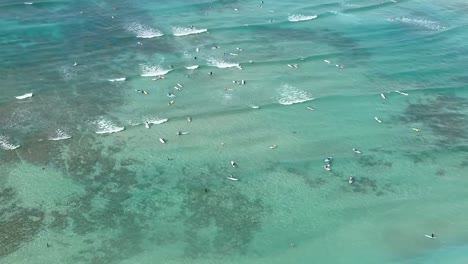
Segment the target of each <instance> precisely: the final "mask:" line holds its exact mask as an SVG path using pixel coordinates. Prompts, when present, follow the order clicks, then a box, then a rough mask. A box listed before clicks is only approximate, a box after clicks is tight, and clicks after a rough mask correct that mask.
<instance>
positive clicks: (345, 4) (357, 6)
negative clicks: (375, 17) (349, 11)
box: [340, 2, 361, 8]
mask: <svg viewBox="0 0 468 264" xmlns="http://www.w3.org/2000/svg"><path fill="white" fill-rule="evenodd" d="M340 5H342V6H344V7H351V8H359V7H361V6H360V5H356V4H353V3H349V2H341V3H340Z"/></svg>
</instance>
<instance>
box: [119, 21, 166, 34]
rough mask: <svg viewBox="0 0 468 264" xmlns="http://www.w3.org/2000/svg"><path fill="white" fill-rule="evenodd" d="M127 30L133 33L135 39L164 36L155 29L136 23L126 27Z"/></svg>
mask: <svg viewBox="0 0 468 264" xmlns="http://www.w3.org/2000/svg"><path fill="white" fill-rule="evenodd" d="M127 30H128V31H130V32H132V33H134V34H135V35H136V37H137V38H156V37H161V36H163V35H164V34H163V33H162V32H161V31H159V30H157V29H155V28H152V27H149V26H145V25H142V24H138V23H132V24H130V25H128V26H127Z"/></svg>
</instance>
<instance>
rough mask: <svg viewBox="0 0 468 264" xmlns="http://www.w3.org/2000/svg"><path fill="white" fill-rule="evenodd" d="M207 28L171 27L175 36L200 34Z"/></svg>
mask: <svg viewBox="0 0 468 264" xmlns="http://www.w3.org/2000/svg"><path fill="white" fill-rule="evenodd" d="M207 31H208V29H206V28H202V29H196V28H184V27H173V28H172V34H173V35H174V36H176V37H182V36H188V35H193V34H200V33H203V32H207Z"/></svg>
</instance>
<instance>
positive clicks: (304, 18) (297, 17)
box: [288, 14, 317, 22]
mask: <svg viewBox="0 0 468 264" xmlns="http://www.w3.org/2000/svg"><path fill="white" fill-rule="evenodd" d="M316 18H317V16H305V15H300V14H299V15H290V16H289V17H288V20H289V21H290V22H301V21H308V20H312V19H316Z"/></svg>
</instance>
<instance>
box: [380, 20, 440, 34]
mask: <svg viewBox="0 0 468 264" xmlns="http://www.w3.org/2000/svg"><path fill="white" fill-rule="evenodd" d="M388 21H391V22H399V23H403V24H407V25H413V26H417V27H421V28H426V29H429V30H435V31H439V30H444V29H446V27H444V26H442V25H441V24H440V23H439V22H437V21H433V20H427V19H418V18H409V17H394V18H389V19H388Z"/></svg>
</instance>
